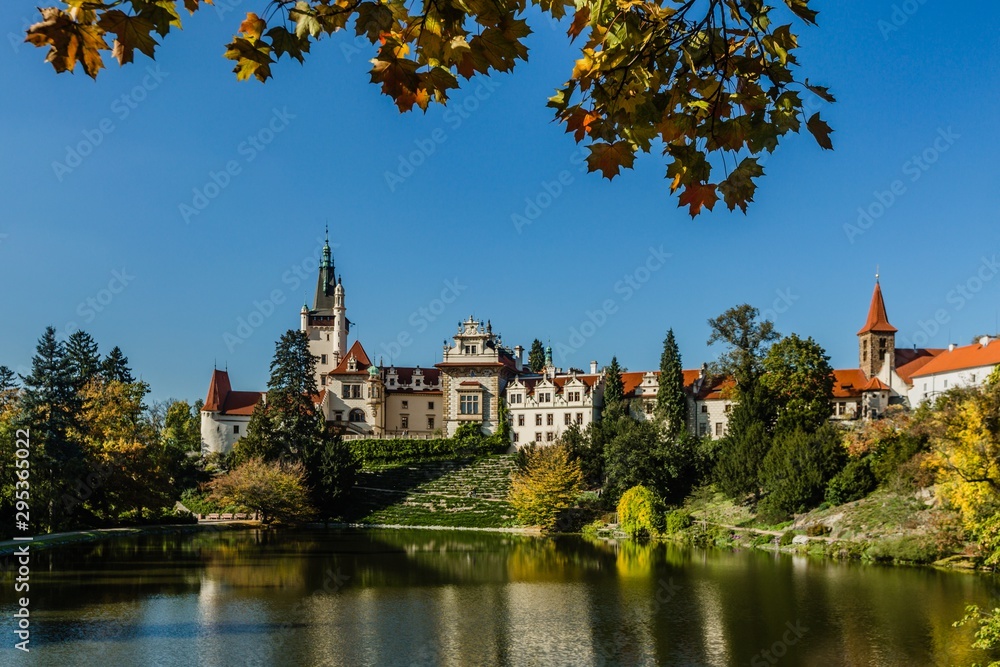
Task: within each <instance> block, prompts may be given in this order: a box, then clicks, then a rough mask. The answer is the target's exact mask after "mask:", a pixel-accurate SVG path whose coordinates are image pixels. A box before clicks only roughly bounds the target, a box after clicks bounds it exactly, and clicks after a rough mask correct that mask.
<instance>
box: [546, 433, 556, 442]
mask: <svg viewBox="0 0 1000 667" xmlns="http://www.w3.org/2000/svg"><path fill="white" fill-rule="evenodd" d="M553 440H555V435H554V434H553V433H552V431H549V432H548V433H546V434H545V441H546V442H552V441H553Z"/></svg>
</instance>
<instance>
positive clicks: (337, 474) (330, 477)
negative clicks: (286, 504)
mask: <svg viewBox="0 0 1000 667" xmlns="http://www.w3.org/2000/svg"><path fill="white" fill-rule="evenodd" d="M324 431H325V432H324V434H323V437H322V438H315V439H313V440H312V441H310V443H309V445H307V446H306V448H305V449H304V450H303V453H302V454H303V455H302V460H303V463H304V464H305V468H306V480H307V482H308V484H309V490H310V497H311V499H312V504H313V506H314V507H315V508H316V509H317V511H318V512H319V515H320V518H322V519H331V518H335V517H336V516H337V514H338V513H339V512H340V511H341V510H342V509H343V507H344V503H345V501H346V500H347V497H348V496H349V494H350V492H351V489H353V488H354V483H355V481H356V480H357V474H358V468H359V466H358V463H357V460H356V459H355V457H354V454H353V453H352V452H351V448H350V447H348V445H347V443H346V442H344V441H343V440H342V439H341V438H340V436H339V435H337V434H336V433H333V432H332V431H329V430H328V429H326V428H324Z"/></svg>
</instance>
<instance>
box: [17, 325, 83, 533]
mask: <svg viewBox="0 0 1000 667" xmlns="http://www.w3.org/2000/svg"><path fill="white" fill-rule="evenodd" d="M23 381H24V390H23V392H22V395H21V421H22V428H27V429H30V433H31V443H32V449H33V455H32V461H31V464H32V465H31V467H32V471H33V473H32V497H33V498H35V499H37V500H39V501H40V502H39V504H38V505H36V507H37V509H36V513H35V514H33V516H36V517H43V522H44V525H37V524H36V526H35V529H36V530H37V529H49V530H52V529H57V528H61V527H64V526H65V521H66V513H67V510H66V509H65V508H63V507H61V506H60V505H59V504H58V502H57V499H58V497H59V491H60V488H61V487H62V485H63V483H64V482H66V483H69V482H72V481H73V480H76V479H78V478H80V477H81V476H82V475H83V472H84V456H83V451H82V449H81V447H80V443H79V442H78V441H76V439H75V438H74V436H73V433H74V432H75V431H77V430H78V428H79V424H78V415H79V414H80V410H81V407H82V406H81V400H80V397H79V395H78V394H77V390H76V386H75V382H74V376H73V368H72V366H71V364H70V361H69V359H68V358H67V356H66V348H65V346H64V345H63V344H62V343H60V342H59V341H57V340H56V330H55V329H54V328H53V327H48V328H47V329H45V333H44V334H42V337H41V338H40V339H39V341H38V347H37V349H36V352H35V356H34V357H32V360H31V373H30V374H29V375H28V376H27V377H25V378H23Z"/></svg>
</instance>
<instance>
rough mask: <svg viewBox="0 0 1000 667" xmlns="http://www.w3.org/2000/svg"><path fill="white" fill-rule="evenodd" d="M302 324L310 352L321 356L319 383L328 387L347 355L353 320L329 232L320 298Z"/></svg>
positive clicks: (305, 313) (318, 289)
mask: <svg viewBox="0 0 1000 667" xmlns="http://www.w3.org/2000/svg"><path fill="white" fill-rule="evenodd" d="M300 316H301V323H300V327H301V329H302V330H303V331H305V332H306V334H307V335H308V337H309V351H310V352H311V353H312V354H313V355H315V356H316V357H317V359H318V363H317V364H316V384H317V385H319V386H320V387H322V386H324V384H325V382H324V380H325V376H326V374H327V373H329V372H330V371H332V370H333V369H334V368H336V367H337V365H338V364H339V363H340V362H341V361H342V360H343V359H344V357H345V356H346V355H347V337H348V335H349V334H350V329H351V322H350V320H348V319H347V307H346V305H345V300H344V286H343V284H342V283H341V280H340V276H338V275H337V272H336V266H335V265H334V262H333V252H332V251H331V250H330V234H329V232H327V236H326V241H325V242H324V244H323V254H322V256H321V258H320V262H319V275H318V276H317V280H316V297H315V299H314V300H313V307H312V309H306V308H305V307H303V310H302V311H301V313H300Z"/></svg>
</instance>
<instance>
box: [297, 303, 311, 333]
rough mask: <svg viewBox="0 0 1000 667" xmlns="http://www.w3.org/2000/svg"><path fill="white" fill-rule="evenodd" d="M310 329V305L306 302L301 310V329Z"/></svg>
mask: <svg viewBox="0 0 1000 667" xmlns="http://www.w3.org/2000/svg"><path fill="white" fill-rule="evenodd" d="M308 330H309V307H308V306H307V305H306V304H302V310H300V311H299V331H303V332H304V331H308Z"/></svg>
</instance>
